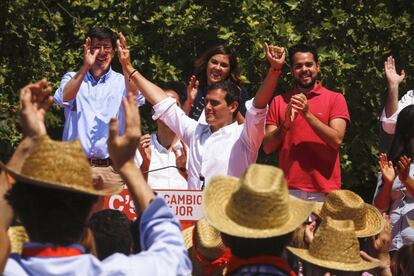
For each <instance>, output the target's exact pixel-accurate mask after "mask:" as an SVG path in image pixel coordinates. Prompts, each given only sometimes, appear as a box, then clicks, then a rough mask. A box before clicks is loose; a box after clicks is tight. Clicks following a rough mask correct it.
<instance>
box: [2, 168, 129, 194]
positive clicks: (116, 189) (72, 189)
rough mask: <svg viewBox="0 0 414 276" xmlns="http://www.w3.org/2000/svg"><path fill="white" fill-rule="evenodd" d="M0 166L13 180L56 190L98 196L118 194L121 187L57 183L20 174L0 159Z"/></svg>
mask: <svg viewBox="0 0 414 276" xmlns="http://www.w3.org/2000/svg"><path fill="white" fill-rule="evenodd" d="M0 168H2V169H4V170H6V171H7V173H8V174H9V175H10V176H11V177H13V179H14V180H16V181H20V182H24V183H28V184H33V185H36V186H40V187H44V188H51V189H58V190H65V191H69V192H80V193H85V194H92V195H98V196H107V195H115V194H119V193H120V192H121V191H122V189H123V187H122V185H120V186H119V187H111V188H108V189H102V190H96V189H93V188H87V187H83V186H79V185H76V184H73V185H72V184H67V183H59V182H52V181H47V182H46V181H44V180H41V179H37V178H34V177H31V176H27V175H24V174H21V173H19V172H17V171H15V170H13V169H10V168H9V167H7V166H6V165H5V164H4V163H3V162H1V161H0Z"/></svg>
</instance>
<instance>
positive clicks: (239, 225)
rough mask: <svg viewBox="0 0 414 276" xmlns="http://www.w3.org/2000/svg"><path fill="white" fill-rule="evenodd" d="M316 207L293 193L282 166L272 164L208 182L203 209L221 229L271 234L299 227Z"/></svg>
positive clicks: (235, 233)
mask: <svg viewBox="0 0 414 276" xmlns="http://www.w3.org/2000/svg"><path fill="white" fill-rule="evenodd" d="M312 208H313V203H312V202H307V201H304V200H301V199H298V198H296V197H293V196H289V194H288V188H287V184H286V180H285V178H284V175H283V172H282V170H280V169H278V168H276V167H274V166H269V165H259V164H252V165H250V166H249V167H248V168H247V169H246V171H245V173H244V175H243V176H242V177H241V178H240V179H237V178H235V177H230V176H222V177H215V178H213V179H212V180H211V182H210V183H209V184H208V185H207V188H206V190H205V192H204V197H203V211H204V215H205V217H206V219H207V221H208V222H209V223H210V224H211V225H212V226H213V227H214V228H216V229H217V230H219V231H220V232H223V233H226V234H229V235H232V236H236V237H242V238H269V237H276V236H281V235H284V234H287V233H289V232H292V231H293V230H295V229H296V228H297V227H298V226H299V225H300V224H302V223H303V222H304V221H305V220H306V218H307V217H308V216H309V214H310V213H311V211H312Z"/></svg>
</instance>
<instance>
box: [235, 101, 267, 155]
mask: <svg viewBox="0 0 414 276" xmlns="http://www.w3.org/2000/svg"><path fill="white" fill-rule="evenodd" d="M246 109H247V112H246V120H245V122H244V124H245V125H244V128H243V132H242V135H241V139H242V141H243V143H244V144H245V145H246V146H247V148H248V149H249V151H251V152H257V151H258V150H259V148H260V145H261V144H262V141H263V137H264V134H265V121H266V114H267V110H268V106H266V107H265V108H256V107H254V105H253V99H251V100H249V101H247V102H246Z"/></svg>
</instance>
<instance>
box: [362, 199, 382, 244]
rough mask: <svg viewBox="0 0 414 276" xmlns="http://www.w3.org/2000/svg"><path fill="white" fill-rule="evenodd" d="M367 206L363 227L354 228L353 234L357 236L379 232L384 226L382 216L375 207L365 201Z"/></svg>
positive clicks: (369, 235)
mask: <svg viewBox="0 0 414 276" xmlns="http://www.w3.org/2000/svg"><path fill="white" fill-rule="evenodd" d="M365 207H366V208H367V213H366V217H365V218H366V223H365V228H364V229H360V230H355V234H356V236H357V237H358V238H366V237H371V236H375V235H377V234H379V233H380V232H381V231H382V230H383V229H384V226H385V221H384V218H383V217H382V215H381V213H380V212H379V211H378V209H377V208H375V207H374V206H372V205H371V204H367V203H365Z"/></svg>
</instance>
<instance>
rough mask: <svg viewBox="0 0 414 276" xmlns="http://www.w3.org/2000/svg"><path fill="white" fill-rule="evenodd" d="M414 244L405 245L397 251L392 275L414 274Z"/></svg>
mask: <svg viewBox="0 0 414 276" xmlns="http://www.w3.org/2000/svg"><path fill="white" fill-rule="evenodd" d="M413 258H414V244H409V245H404V246H403V247H401V248H400V249H398V251H397V252H396V253H395V255H394V258H393V261H392V264H393V265H392V266H391V269H392V275H414V264H413Z"/></svg>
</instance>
